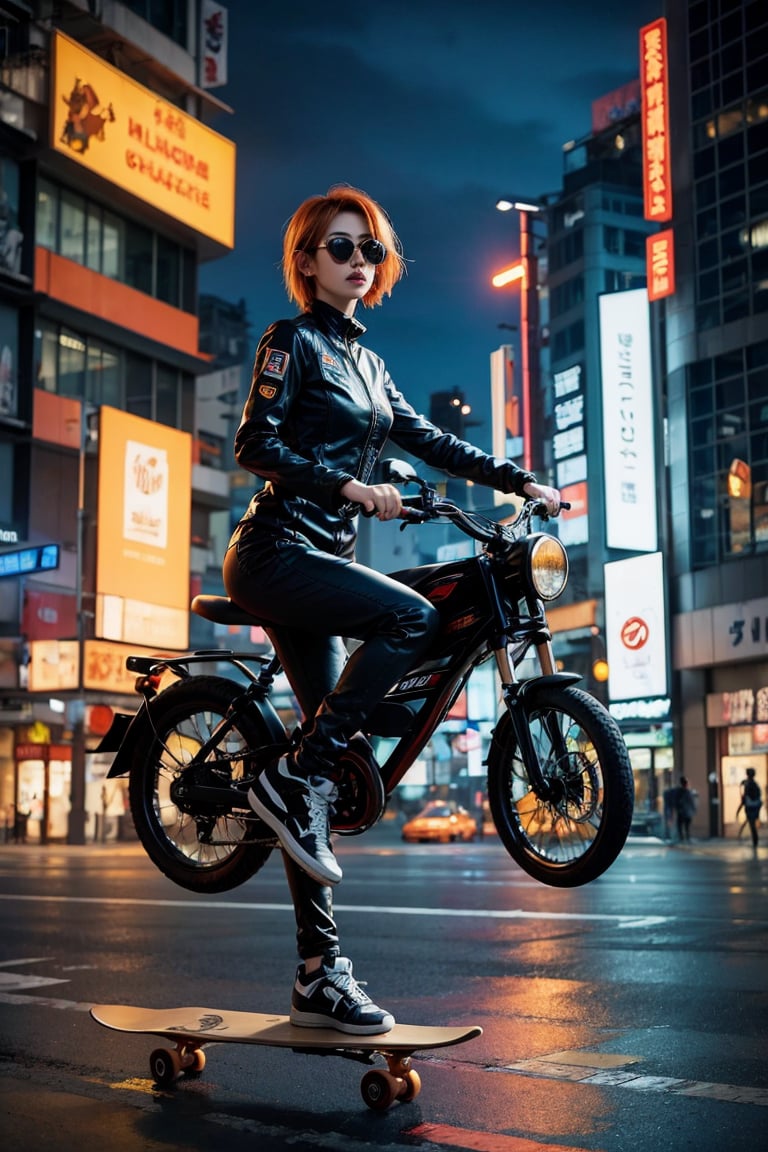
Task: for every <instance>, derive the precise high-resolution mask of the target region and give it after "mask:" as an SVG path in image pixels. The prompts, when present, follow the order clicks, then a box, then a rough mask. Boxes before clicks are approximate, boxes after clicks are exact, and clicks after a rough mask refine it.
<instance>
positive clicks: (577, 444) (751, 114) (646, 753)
mask: <svg viewBox="0 0 768 1152" xmlns="http://www.w3.org/2000/svg"><path fill="white" fill-rule="evenodd" d="M767 31H768V9H766V7H765V5H764V4H761V3H758V2H740V0H735V2H729V0H667V2H666V3H665V4H664V5H663V15H662V16H661V17H660V19H659V20H657V21H655V22H653V23H652V24H651V25H648V26H647V27H645V28H643V29H640V30H639V33H640V35H639V54H638V72H639V77H640V80H639V84H632V85H628V86H627V87H626V88H624V89H622V90H620V91H618V92H615V93H611V94H609V96H607V97H604V98H601V99H600V100H598V101H596V102H595V104H594V105H593V124H592V131H591V132H590V134H589V135H588V136H586V137H585V138H584V139H582V140H579V141H575V142H572V143H569V144H568V145H566V147H565V150H564V161H565V167H564V176H563V187H562V189H561V191H560V192H558V193H555V194H551V193H550V194H548V195H547V196H543V197H540V198H539V199H538V200H536V199H534V201H533V203H532V204H530V205H528V206H526V205H522V206H518V205H517V204H514V203H513V201H512V199H511V198H510V199H509V200H508V201H506V202H504V203H503V204H502V203H500V204H499V206H500V207H502V206H507V207H513V206H514V207H521V208H522V211H521V215H525V214H526V213H527V212H528V210H529V209H530V210H532V211H534V212H538V213H540V216H541V218H543V220H544V221H545V222H546V241H545V243H544V245H543V250H542V256H541V257H540V258H539V260H538V265H539V267H538V272H539V273H540V272H541V264H542V261H543V262H544V264H545V269H546V271H545V275H543V276H542V275H538V276H536V275H534V274H533V273H532V272H531V270H530V269H529V270H528V274H527V275H526V274H525V271H520V274H519V275H518V272H517V271H516V269H515V267H514V266H513V268H512V269H508V270H507V278H506V279H505V280H502V281H501V282H502V283H508V282H511V281H512V280H514V279H520V280H522V281H523V285H524V286H525V285H526V284H527V288H528V293H535V295H536V296H537V297H538V298H539V300H541V299H542V298H546V305H547V322H546V326H544V324H541V325H539V327H538V330H534V333H533V339H532V343H531V344H530V345H529V351H530V352H531V353H532V354H533V353H536V351H537V344H538V363H537V367H538V369H539V370H540V373H541V382H542V389H541V391H542V406H541V409H540V410H539V412H538V413H536V412H535V410H534V411H533V412H532V413H531V415H530V416H529V419H531V420H532V434H533V437H534V438H535V439H536V441H537V443H536V444H535V445H533V446H532V448H531V449H530V451H532V452H533V453H534V454H535V455H537V456H538V459H539V460H540V462H541V467H542V468H543V470H544V474H546V475H547V477H548V478H549V479H550V480H551V481H552V482H553V483H556V484H557V485H558V486H559V487H560V488H561V489H562V490H563V494H564V497H565V498H566V499H568V500H569V501H570V502H571V504H572V508H571V510H570V511H569V512H568V513H566V514H565V515H564V516H563V517H562V518H561V520H560V521H559V524H558V527H557V529H556V530H557V531H558V533H559V535H560V536H561V538H562V539H563V541H564V542H565V543H566V544H567V545H568V549H569V557H570V561H571V578H570V583H569V588H568V589H567V590H566V593H565V595H564V597H563V598H562V600H561V601H560V602H558V605H557V606H556V607H555V608H554V609H553V610H551V611H550V613H549V618H550V622H551V624H552V627H553V630H554V631H555V632H556V650H557V652H558V654H560V655H561V658H562V660H563V663H564V665H565V666H566V667H568V668H569V669H573V670H575V671H578V672H581V674H582V675H583V677H584V682H585V684H586V686H587V687H588V688H589V690H590V691H591V692H593V693H594V694H595V695H596V696H598V697H599V698H601V699H603V700H604V701H605V702H606V704H607V705H608V706H609V707H610V709H611V711H612V712H613V713H614V715H615V716H616V718H617V719H618V721H619V723H620V725H621V727H622V730H623V732H624V735H625V738H626V740H627V743H628V745H629V746H630V754H631V758H632V762H633V768H634V772H635V780H636V813H637V826H640V825H641V823H643V822H645V824H646V826H647V828H648V829H649V830H655V829H658V828H661V818H662V816H663V793H664V792H665V791H666V790H667V789H668V788H669V787H671V786H673V785H675V784H677V782H678V779H679V777H680V776H681V775H685V776H687V777H688V779H689V781H690V783H691V785H692V786H693V788H694V789H695V790H696V792H697V793H698V796H699V807H698V812H697V816H696V818H695V823H694V828H695V831H696V832H698V834H700V835H714V836H722V835H725V836H733V835H737V834H738V829H739V821H738V819H737V808H738V804H739V799H740V796H739V784H740V781H741V780H742V779H743V778H744V772H745V769H746V767H747V766H752V767H754V768H755V769H756V772H757V776H758V779H759V781H760V783H761V785H762V787H763V791H764V793H765V791H766V784H768V771H767V769H768V600H767V599H766V597H765V588H766V584H767V580H768V528H767V527H766V525H767V524H768V432H767V429H768V318H767V315H766V314H767V312H768V89H766V86H765V79H764V77H765V68H766V55H768V37H767V36H766V32H767ZM522 231H523V229H522V228H521V253H523V251H524V248H523V237H522ZM524 262H525V260H524V259H523V261H522V263H524ZM524 294H525V287H524ZM529 337H530V334H527V333H525V332H523V333H521V338H522V344H523V351H524V352H525V350H526V340H527V339H528V338H529ZM544 344H546V357H547V358H548V362H547V363H545V361H544V359H543V357H542V355H541V354H542V351H543V345H544ZM496 387H497V390H498V387H499V386H498V384H497V386H496ZM515 399H516V400H517V402H518V403H519V404H521V405H523V412H524V405H525V402H526V398H525V395H517V396H516V397H515ZM529 399H530V398H529ZM530 402H531V403H532V401H530ZM507 435H508V436H510V435H511V434H510V433H509V431H508V432H507ZM508 442H510V441H508ZM520 451H522V448H521V449H520ZM520 462H522V460H521V461H520Z"/></svg>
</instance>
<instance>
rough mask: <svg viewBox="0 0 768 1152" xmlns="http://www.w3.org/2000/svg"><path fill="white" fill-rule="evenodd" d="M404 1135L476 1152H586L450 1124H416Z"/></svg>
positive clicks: (570, 1147)
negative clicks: (475, 1151)
mask: <svg viewBox="0 0 768 1152" xmlns="http://www.w3.org/2000/svg"><path fill="white" fill-rule="evenodd" d="M403 1135H404V1136H417V1137H420V1138H421V1139H422V1140H429V1141H431V1143H433V1144H443V1145H447V1146H448V1147H450V1148H468V1149H477V1152H587V1150H586V1149H585V1148H576V1147H574V1146H573V1145H571V1144H545V1143H543V1141H541V1140H527V1139H525V1138H524V1137H523V1136H503V1135H501V1134H498V1133H495V1132H477V1131H474V1130H473V1129H469V1128H453V1127H451V1125H450V1124H417V1125H416V1127H415V1128H406V1129H405V1131H404V1132H403ZM593 1152H594V1150H593Z"/></svg>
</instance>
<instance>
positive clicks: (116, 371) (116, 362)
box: [101, 345, 123, 408]
mask: <svg viewBox="0 0 768 1152" xmlns="http://www.w3.org/2000/svg"><path fill="white" fill-rule="evenodd" d="M120 363H121V360H120V352H119V351H118V349H117V348H110V347H109V346H107V345H105V346H104V347H103V348H102V350H101V403H102V404H111V406H112V407H113V408H122V406H123V391H122V387H121V385H120Z"/></svg>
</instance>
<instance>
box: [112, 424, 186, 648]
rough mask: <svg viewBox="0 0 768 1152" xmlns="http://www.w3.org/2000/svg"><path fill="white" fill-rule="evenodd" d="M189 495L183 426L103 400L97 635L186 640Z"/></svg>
mask: <svg viewBox="0 0 768 1152" xmlns="http://www.w3.org/2000/svg"><path fill="white" fill-rule="evenodd" d="M191 503H192V437H191V436H190V435H189V433H187V432H180V431H179V430H178V429H176V428H169V427H167V426H166V425H165V424H156V423H154V421H152V420H144V419H142V418H141V417H140V416H133V415H131V414H130V413H128V412H121V411H119V410H118V409H116V408H109V407H106V406H104V407H102V409H101V420H100V425H99V510H98V528H97V546H96V635H97V636H98V637H101V638H102V639H105V640H114V641H118V642H120V643H124V644H142V645H146V644H147V643H152V644H157V645H158V646H161V647H163V648H174V649H176V648H186V646H187V643H188V640H189V548H190V520H191Z"/></svg>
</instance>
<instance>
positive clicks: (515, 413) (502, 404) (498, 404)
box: [491, 344, 525, 504]
mask: <svg viewBox="0 0 768 1152" xmlns="http://www.w3.org/2000/svg"><path fill="white" fill-rule="evenodd" d="M524 403H525V400H524V397H523V392H522V387H521V383H520V381H519V380H518V379H517V378H516V375H515V353H514V349H513V348H512V345H511V344H502V345H501V347H500V348H497V349H496V350H495V351H494V352H491V420H492V424H493V453H494V455H495V456H498V457H499V458H500V459H502V460H514V461H516V463H518V464H522V460H523V453H524V443H523V405H524ZM493 498H494V503H495V504H514V503H515V497H514V496H512V495H511V494H510V493H505V492H494V494H493Z"/></svg>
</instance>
